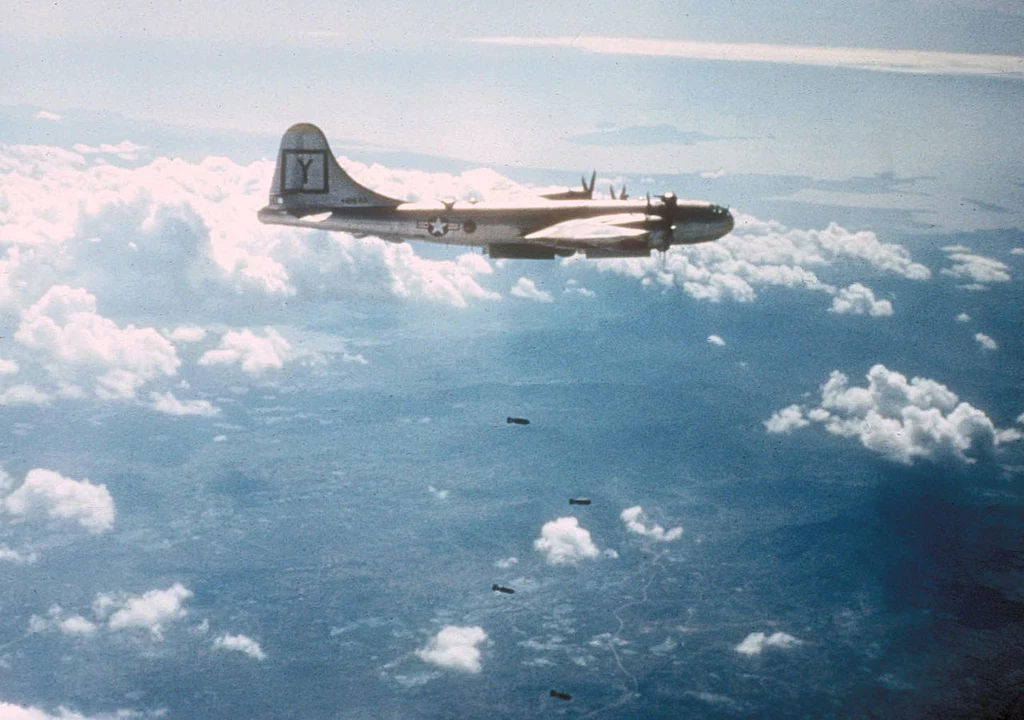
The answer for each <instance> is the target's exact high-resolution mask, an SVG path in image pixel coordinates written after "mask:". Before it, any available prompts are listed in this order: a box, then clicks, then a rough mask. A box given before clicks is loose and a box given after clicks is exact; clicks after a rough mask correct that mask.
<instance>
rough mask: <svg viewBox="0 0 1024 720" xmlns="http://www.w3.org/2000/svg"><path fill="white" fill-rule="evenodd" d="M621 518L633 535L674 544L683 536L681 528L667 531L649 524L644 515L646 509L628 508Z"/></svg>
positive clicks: (637, 506) (639, 507) (636, 506)
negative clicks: (674, 541)
mask: <svg viewBox="0 0 1024 720" xmlns="http://www.w3.org/2000/svg"><path fill="white" fill-rule="evenodd" d="M619 517H621V518H622V522H624V523H626V529H628V530H629V531H630V532H631V533H635V534H637V535H642V536H643V537H646V538H650V539H651V540H657V541H658V542H672V541H673V540H678V539H679V538H680V537H682V535H683V529H682V528H681V527H674V528H672V529H671V530H667V531H666V530H665V528H663V527H662V526H661V525H657V524H655V523H650V522H648V520H647V516H646V515H644V509H643V508H642V507H641V506H639V505H635V506H633V507H630V508H626V509H625V510H623V511H622V514H621V515H620V516H619Z"/></svg>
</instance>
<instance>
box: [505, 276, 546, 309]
mask: <svg viewBox="0 0 1024 720" xmlns="http://www.w3.org/2000/svg"><path fill="white" fill-rule="evenodd" d="M511 292H512V294H513V295H515V296H516V297H518V298H523V299H525V300H535V301H537V302H542V303H549V302H554V298H553V297H552V296H551V293H549V292H547V291H546V290H541V289H540V288H538V287H537V284H536V283H535V282H534V281H533V280H531V279H530V278H526V277H521V278H519V279H518V280H517V281H516V284H515V285H514V286H513V287H512V290H511Z"/></svg>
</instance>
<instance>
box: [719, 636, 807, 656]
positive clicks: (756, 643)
mask: <svg viewBox="0 0 1024 720" xmlns="http://www.w3.org/2000/svg"><path fill="white" fill-rule="evenodd" d="M800 644H801V641H800V640H797V639H796V638H795V637H793V636H792V635H790V634H789V633H784V632H775V633H772V634H771V635H767V634H765V633H763V632H755V633H750V634H749V635H747V636H746V637H745V638H744V639H743V642H741V643H740V644H739V645H737V646H736V648H735V650H736V652H738V653H739V654H740V655H747V656H752V655H760V654H761V653H762V652H764V650H765V648H779V649H782V650H788V649H789V648H793V647H796V646H797V645H800Z"/></svg>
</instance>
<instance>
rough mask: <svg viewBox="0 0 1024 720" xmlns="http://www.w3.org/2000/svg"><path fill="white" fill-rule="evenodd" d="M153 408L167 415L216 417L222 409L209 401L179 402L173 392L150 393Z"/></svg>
mask: <svg viewBox="0 0 1024 720" xmlns="http://www.w3.org/2000/svg"><path fill="white" fill-rule="evenodd" d="M149 399H150V402H151V407H152V408H153V409H154V410H156V411H157V412H160V413H164V414H165V415H177V416H179V417H181V416H187V415H192V416H197V417H216V416H217V415H219V414H220V408H217V407H214V405H213V404H212V403H211V402H210V401H209V400H179V399H178V398H176V397H175V396H174V394H173V393H171V392H165V393H150V395H149Z"/></svg>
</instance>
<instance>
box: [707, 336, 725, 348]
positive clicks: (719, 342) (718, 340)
mask: <svg viewBox="0 0 1024 720" xmlns="http://www.w3.org/2000/svg"><path fill="white" fill-rule="evenodd" d="M708 342H709V343H711V344H712V345H717V346H718V347H724V346H725V340H723V339H722V338H720V337H719V336H718V335H708Z"/></svg>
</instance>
